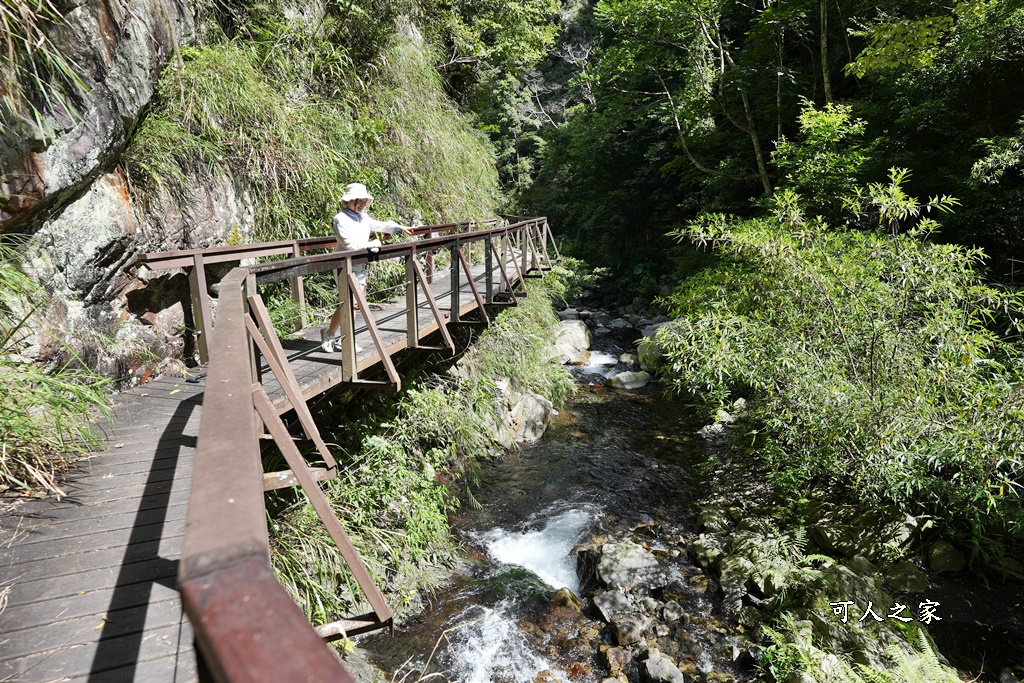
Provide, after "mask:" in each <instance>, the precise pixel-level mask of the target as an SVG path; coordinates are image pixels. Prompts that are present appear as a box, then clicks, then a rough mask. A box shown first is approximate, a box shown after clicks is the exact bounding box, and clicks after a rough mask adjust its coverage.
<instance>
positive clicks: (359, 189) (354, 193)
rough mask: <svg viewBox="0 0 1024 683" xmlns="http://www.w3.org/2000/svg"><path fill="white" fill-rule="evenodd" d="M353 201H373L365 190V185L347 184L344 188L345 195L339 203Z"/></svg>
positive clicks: (371, 196)
mask: <svg viewBox="0 0 1024 683" xmlns="http://www.w3.org/2000/svg"><path fill="white" fill-rule="evenodd" d="M353 199H369V200H370V201H371V202H372V201H373V195H372V194H370V192H369V191H368V190H367V189H366V185H363V184H362V183H349V184H348V185H346V186H345V194H344V195H343V196H342V198H341V203H342V204H345V203H348V202H350V201H352V200H353Z"/></svg>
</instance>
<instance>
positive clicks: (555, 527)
mask: <svg viewBox="0 0 1024 683" xmlns="http://www.w3.org/2000/svg"><path fill="white" fill-rule="evenodd" d="M595 516H596V511H595V510H594V509H593V508H591V507H589V506H580V507H576V508H573V509H571V510H563V511H561V512H557V513H553V512H552V511H545V512H543V513H541V514H540V515H538V516H535V517H539V518H541V519H543V518H544V517H547V521H546V523H545V524H544V526H543V527H542V528H540V529H533V530H531V529H528V530H527V531H508V530H506V529H492V530H491V531H488V532H486V533H484V534H482V536H481V537H480V540H481V541H482V542H483V544H484V547H486V548H487V553H488V554H489V555H490V556H491V557H493V558H494V559H495V560H498V561H499V562H504V563H506V564H514V565H518V566H520V567H524V568H526V569H529V570H530V571H531V572H533V573H534V574H536V575H537V576H538V577H539V578H540V579H541V580H542V581H543V582H544V583H546V584H548V585H549V586H551V587H552V588H555V589H558V588H562V587H563V586H565V587H568V588H570V589H572V592H573V593H578V592H579V590H580V582H579V578H578V577H577V576H576V563H575V561H574V560H573V558H572V557H570V555H569V551H570V550H572V548H573V546H575V545H576V544H577V543H579V542H580V538H581V536H582V535H583V531H584V529H586V527H587V526H588V525H589V524H590V523H591V522H593V520H594V518H595Z"/></svg>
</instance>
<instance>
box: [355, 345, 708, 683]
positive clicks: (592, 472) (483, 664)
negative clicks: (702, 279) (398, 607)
mask: <svg viewBox="0 0 1024 683" xmlns="http://www.w3.org/2000/svg"><path fill="white" fill-rule="evenodd" d="M617 358H618V354H617V352H616V349H614V348H611V349H608V350H607V351H595V352H593V353H592V354H591V360H590V364H589V365H587V366H581V367H579V368H576V369H575V372H576V373H577V377H578V380H579V382H580V385H581V388H582V391H581V392H580V394H579V395H578V396H577V397H576V399H575V400H574V401H573V402H572V403H571V404H570V405H569V406H567V407H566V408H565V409H563V410H562V411H561V412H560V414H559V415H558V416H557V417H556V418H555V420H554V422H553V424H552V425H551V427H550V428H549V429H548V432H547V433H546V434H545V436H544V438H543V439H541V440H540V441H539V442H537V443H535V444H532V445H529V446H526V447H524V448H523V449H522V450H521V451H519V452H517V453H513V454H511V455H509V456H508V457H505V458H501V459H497V460H495V461H493V462H489V463H486V464H485V465H484V466H483V468H482V471H481V472H480V481H481V484H480V486H479V487H478V488H476V489H474V491H473V497H474V499H475V501H476V503H478V505H473V504H472V503H466V504H464V505H463V507H462V510H461V511H460V513H459V514H458V515H457V516H456V517H455V518H454V519H453V524H454V526H455V528H456V530H457V533H458V534H459V535H460V536H461V538H462V539H463V541H464V543H465V544H466V545H467V547H468V548H469V558H468V560H467V562H466V563H465V566H464V567H463V568H462V569H461V570H460V571H459V572H457V573H456V574H455V576H454V577H453V580H452V582H451V585H450V586H448V587H446V588H445V589H444V590H442V591H440V592H439V593H437V594H436V595H434V596H433V598H432V599H431V600H430V606H429V608H428V609H427V610H426V611H425V613H424V614H423V615H422V616H421V617H419V618H417V619H415V620H413V621H412V623H407V624H405V625H403V627H402V628H401V629H400V630H399V632H398V633H397V634H396V636H395V637H394V638H391V637H389V636H383V635H377V636H372V637H369V638H366V639H364V640H363V645H364V647H365V648H366V649H367V650H368V651H369V653H370V658H371V660H372V661H374V663H375V664H376V665H378V666H380V667H381V668H382V669H384V670H385V671H386V672H388V674H389V675H391V676H392V680H395V681H398V680H406V681H416V680H418V679H419V678H420V676H421V675H422V674H421V672H422V671H423V670H426V671H427V672H433V673H435V674H437V676H436V677H435V678H433V679H431V680H449V681H463V682H466V683H497V682H501V683H506V682H507V683H533V682H534V681H568V680H570V679H571V680H573V681H581V680H582V681H596V680H598V678H599V677H600V676H601V667H600V666H597V665H595V663H594V654H595V653H594V652H593V650H592V649H589V648H586V647H575V648H573V647H572V644H571V643H570V644H569V645H566V643H565V642H562V641H560V646H558V647H556V646H555V645H553V644H552V642H554V641H555V640H557V638H549V639H547V645H546V646H545V645H544V644H543V642H539V640H540V639H538V638H537V637H531V633H535V632H536V629H537V626H536V624H538V623H539V624H541V626H542V627H543V628H544V629H545V630H548V631H552V632H555V633H557V632H558V629H559V625H558V624H554V625H553V622H552V619H553V618H552V617H551V616H550V614H547V613H546V612H545V608H546V607H548V606H549V604H550V603H549V600H550V598H551V596H552V594H553V593H554V592H555V590H556V589H559V588H562V587H568V588H570V589H571V590H572V591H573V593H575V594H578V595H579V594H581V593H585V591H584V590H583V589H582V588H581V586H580V585H579V584H580V580H579V577H578V576H577V571H576V560H575V559H574V557H573V556H572V555H571V554H570V551H571V550H572V549H573V547H574V546H576V545H577V544H578V543H580V542H581V541H585V540H587V539H589V538H591V537H593V536H594V535H595V534H601V533H609V532H614V531H615V530H617V529H624V528H625V529H628V528H633V527H635V526H636V525H642V524H650V523H653V520H655V519H658V520H674V523H677V524H679V525H680V526H685V524H686V522H685V520H686V518H687V514H688V512H687V503H688V501H689V500H690V499H691V498H692V496H693V492H694V491H695V490H696V489H695V487H696V486H697V485H698V484H699V480H698V479H697V478H696V477H695V474H694V472H695V471H697V470H699V468H698V467H697V465H699V463H700V462H702V461H703V460H704V459H705V458H706V454H705V452H704V444H703V443H702V441H701V440H700V439H699V438H698V437H695V436H693V435H694V431H695V429H696V427H697V426H699V425H698V424H696V423H695V422H694V418H693V416H692V414H691V412H690V410H689V409H688V407H687V406H685V405H684V404H682V403H680V402H671V401H665V400H663V399H661V398H660V397H659V396H658V392H659V389H657V388H656V387H654V388H651V389H648V390H644V391H641V392H639V393H636V394H625V393H616V392H612V391H608V390H605V389H604V387H603V381H604V378H605V377H606V376H609V375H610V374H613V372H614V371H615V369H616V368H615V366H616V364H617ZM621 369H623V368H622V366H619V368H618V370H621ZM687 608H688V610H690V611H692V612H694V613H698V614H708V613H709V612H710V610H711V606H710V604H709V603H708V601H707V600H706V599H704V598H703V596H701V595H696V594H695V595H694V596H691V600H690V603H689V604H688V605H687ZM569 632H570V634H571V633H572V632H574V631H572V630H571V629H569ZM428 658H429V660H430V665H429V667H427V660H428ZM696 659H698V660H702V661H703V662H704V666H706V667H708V668H710V666H711V657H710V655H709V654H708V653H707V652H703V653H699V656H697V657H696Z"/></svg>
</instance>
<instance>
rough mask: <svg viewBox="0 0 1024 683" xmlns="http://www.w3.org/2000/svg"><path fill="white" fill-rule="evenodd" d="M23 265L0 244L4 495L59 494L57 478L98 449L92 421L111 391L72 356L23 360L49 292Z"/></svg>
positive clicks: (0, 469) (0, 478)
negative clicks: (32, 323)
mask: <svg viewBox="0 0 1024 683" xmlns="http://www.w3.org/2000/svg"><path fill="white" fill-rule="evenodd" d="M18 263H19V254H18V253H17V251H15V250H12V249H11V248H10V247H7V246H3V247H0V380H2V381H0V491H3V490H6V489H8V488H11V487H14V488H19V489H22V490H25V491H30V492H34V493H58V494H59V493H61V490H60V487H59V485H58V483H57V479H56V475H57V474H58V473H60V472H62V471H63V469H64V467H65V465H66V463H67V462H68V461H69V460H70V459H73V458H74V457H75V456H76V455H80V454H82V453H83V452H85V451H86V450H87V449H88V448H89V447H91V446H94V445H95V444H96V441H97V436H96V433H95V432H94V431H93V428H92V425H91V422H92V420H93V419H94V418H99V417H101V416H102V414H103V413H104V412H105V411H106V410H107V401H106V398H107V394H108V393H109V390H110V388H111V387H110V383H109V382H108V381H107V380H105V379H103V378H102V377H99V376H97V375H96V374H95V373H92V372H90V371H88V370H86V369H84V368H83V367H81V363H77V362H76V359H74V358H72V359H71V360H70V361H69V362H65V363H62V364H60V365H59V366H57V367H53V368H45V367H43V366H42V365H40V364H39V363H38V362H35V361H33V360H32V359H31V358H28V357H26V356H24V355H23V354H24V353H25V351H26V346H27V345H28V341H29V340H28V338H29V336H30V334H31V333H32V331H31V330H29V329H28V327H27V322H28V321H29V319H30V318H31V316H32V314H33V312H34V311H35V309H36V308H38V307H39V306H40V305H42V304H43V302H44V301H45V296H46V295H45V292H44V291H43V289H42V288H41V287H40V286H39V285H38V284H36V283H35V282H34V281H33V280H31V279H30V278H29V277H28V276H26V275H25V274H24V273H23V272H22V271H21V269H20V267H19V266H18ZM38 333H39V331H38V330H37V331H36V334H38Z"/></svg>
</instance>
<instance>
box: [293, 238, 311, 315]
mask: <svg viewBox="0 0 1024 683" xmlns="http://www.w3.org/2000/svg"><path fill="white" fill-rule="evenodd" d="M301 255H302V250H301V249H300V248H299V243H298V241H295V242H293V243H292V258H299V256H301ZM291 285H292V301H294V302H295V304H296V305H297V306H298V307H299V319H298V320H297V321H296V322H295V329H296V331H301V330H304V329H306V324H307V321H306V287H305V284H304V283H303V278H302V276H301V275H296V276H295V277H293V278H292V279H291Z"/></svg>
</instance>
